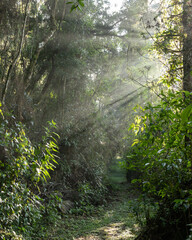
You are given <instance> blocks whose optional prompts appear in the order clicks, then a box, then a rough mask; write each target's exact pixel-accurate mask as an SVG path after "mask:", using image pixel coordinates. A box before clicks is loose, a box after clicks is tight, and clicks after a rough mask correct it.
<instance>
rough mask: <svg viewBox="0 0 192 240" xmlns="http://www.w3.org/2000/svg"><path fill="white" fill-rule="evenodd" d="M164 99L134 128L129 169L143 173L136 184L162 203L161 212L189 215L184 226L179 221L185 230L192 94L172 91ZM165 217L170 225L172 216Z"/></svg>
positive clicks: (191, 175)
mask: <svg viewBox="0 0 192 240" xmlns="http://www.w3.org/2000/svg"><path fill="white" fill-rule="evenodd" d="M184 96H185V97H184ZM160 97H161V101H160V102H159V103H158V104H157V105H152V104H148V105H147V106H146V107H145V109H142V111H143V115H142V116H137V117H136V119H135V123H133V124H132V125H131V127H130V130H133V131H134V133H135V136H136V138H135V140H134V142H133V144H132V148H131V149H130V150H129V152H127V153H126V161H125V166H126V167H127V169H130V170H139V171H140V176H139V177H138V178H137V179H135V180H133V181H132V182H133V183H137V184H139V186H140V187H141V188H142V190H143V191H144V192H145V193H147V195H148V196H150V197H152V198H154V199H155V200H156V201H157V202H158V204H159V206H160V211H161V210H162V209H163V208H167V209H168V208H169V211H168V213H169V214H168V215H169V216H172V215H174V214H175V216H176V215H177V212H179V213H181V212H183V214H184V215H186V218H182V222H179V219H177V220H178V222H177V224H178V226H179V224H182V225H183V226H184V228H185V227H186V225H187V224H189V223H190V222H191V216H190V214H187V213H188V212H190V210H191V208H192V147H191V146H192V104H191V97H192V94H191V93H189V92H186V91H185V92H174V91H171V90H169V91H168V93H166V94H164V93H163V92H161V95H160ZM167 206H168V207H167ZM180 215H181V214H180ZM164 217H165V218H164V221H165V222H167V217H168V216H165V215H164ZM161 218H162V219H163V216H161ZM183 219H185V221H183ZM175 220H176V219H172V220H171V221H175ZM174 226H175V225H174ZM185 229H188V227H186V228H185ZM186 231H188V230H186Z"/></svg>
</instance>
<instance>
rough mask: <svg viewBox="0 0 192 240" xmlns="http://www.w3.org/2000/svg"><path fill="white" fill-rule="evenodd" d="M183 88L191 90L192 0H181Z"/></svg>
mask: <svg viewBox="0 0 192 240" xmlns="http://www.w3.org/2000/svg"><path fill="white" fill-rule="evenodd" d="M183 31H184V34H183V35H184V39H183V73H184V74H183V90H184V91H189V92H192V0H184V2H183Z"/></svg>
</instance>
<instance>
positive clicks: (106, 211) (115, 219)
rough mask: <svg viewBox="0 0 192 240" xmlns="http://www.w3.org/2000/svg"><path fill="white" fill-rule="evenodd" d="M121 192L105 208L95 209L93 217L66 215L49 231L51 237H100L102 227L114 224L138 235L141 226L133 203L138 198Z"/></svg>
mask: <svg viewBox="0 0 192 240" xmlns="http://www.w3.org/2000/svg"><path fill="white" fill-rule="evenodd" d="M121 191H122V189H121V190H118V191H117V192H116V195H114V196H113V198H112V199H111V201H110V202H108V203H107V204H106V205H105V206H99V207H97V208H95V209H94V211H93V213H92V215H89V216H86V215H82V216H78V215H75V214H67V215H65V216H64V217H63V219H62V221H60V223H58V225H57V227H56V228H55V227H53V228H51V229H50V230H49V232H50V233H51V237H52V238H53V239H69V240H70V239H71V240H72V239H75V238H78V237H80V236H88V235H90V234H96V235H99V234H100V229H101V228H102V227H107V226H108V225H110V224H114V223H122V224H123V226H124V228H130V229H131V231H132V232H133V234H136V233H137V231H138V226H139V225H138V219H137V216H136V214H135V212H134V208H133V202H134V201H135V199H136V198H137V197H136V196H134V194H133V193H132V192H130V195H129V194H127V193H125V194H122V192H121ZM142 218H143V219H144V217H143V216H142V217H141V219H142ZM49 237H50V234H49ZM130 239H132V238H130Z"/></svg>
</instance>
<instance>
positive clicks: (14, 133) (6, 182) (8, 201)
mask: <svg viewBox="0 0 192 240" xmlns="http://www.w3.org/2000/svg"><path fill="white" fill-rule="evenodd" d="M52 127H55V123H54V122H50V123H49V127H47V128H46V129H45V136H43V137H42V141H41V142H40V143H38V144H33V143H32V142H31V141H30V139H29V138H28V137H27V135H26V131H25V127H24V125H23V124H22V123H19V122H17V121H16V119H15V117H14V116H13V115H12V114H6V113H3V111H2V110H1V109H0V187H1V192H0V239H22V236H35V235H36V234H41V232H43V231H44V227H43V224H40V222H41V221H42V219H43V216H44V213H45V207H44V200H43V199H42V198H41V197H40V189H39V187H38V185H39V184H40V182H41V185H42V184H43V182H45V181H46V179H47V178H48V177H49V176H50V175H49V171H50V170H53V169H54V165H55V164H56V163H57V162H56V155H55V153H56V152H57V144H56V140H55V138H54V137H53V133H52V132H51V130H50V129H51V128H52Z"/></svg>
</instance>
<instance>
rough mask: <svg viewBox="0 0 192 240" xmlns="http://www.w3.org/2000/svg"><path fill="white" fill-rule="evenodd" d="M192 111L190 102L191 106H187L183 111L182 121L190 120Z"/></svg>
mask: <svg viewBox="0 0 192 240" xmlns="http://www.w3.org/2000/svg"><path fill="white" fill-rule="evenodd" d="M191 113H192V104H190V105H189V106H187V107H186V108H185V109H184V110H183V112H182V113H181V121H182V123H185V122H187V121H188V118H189V116H190V114H191Z"/></svg>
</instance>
